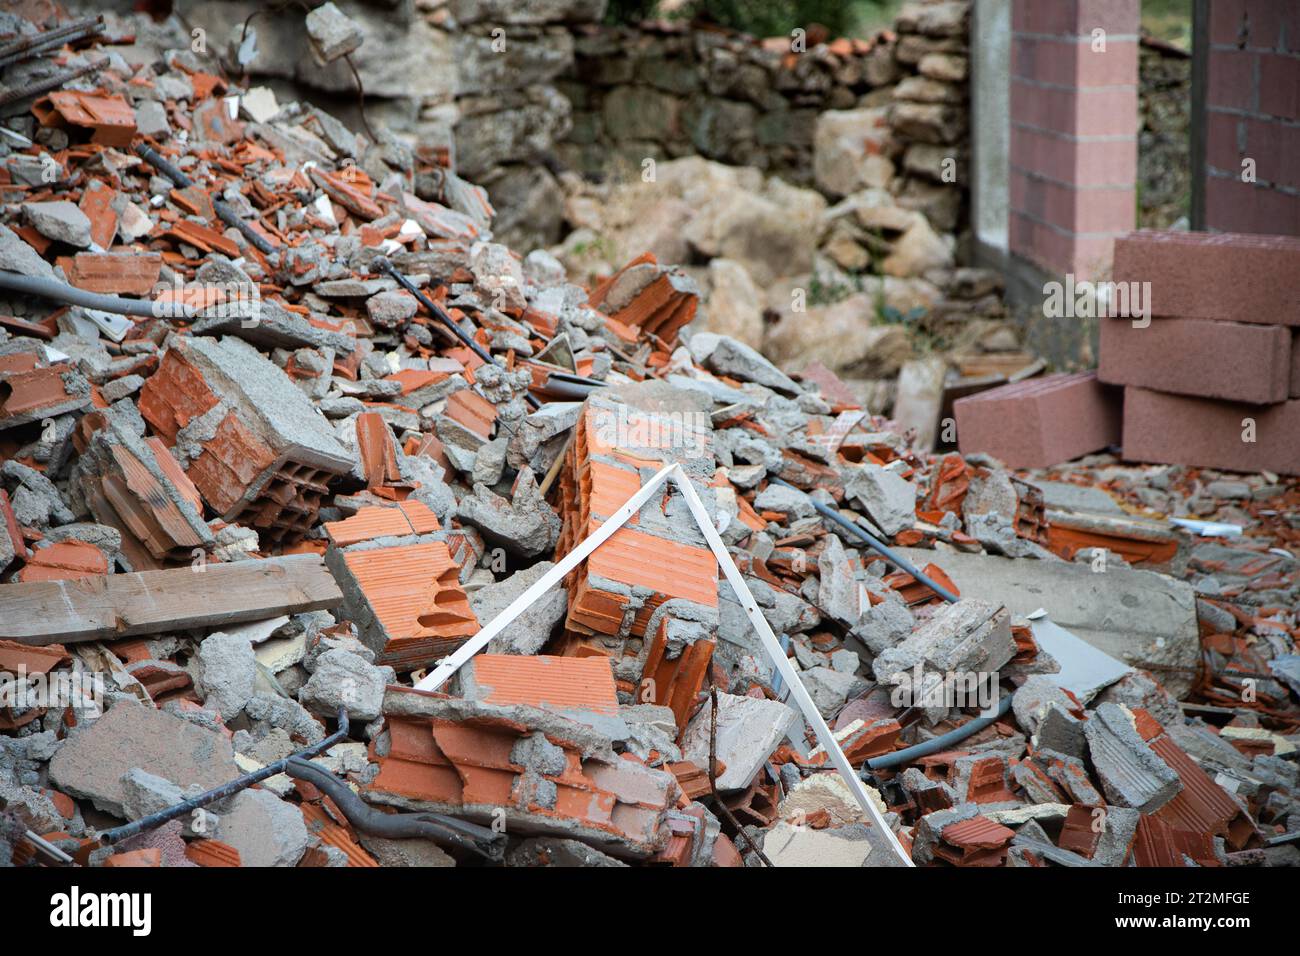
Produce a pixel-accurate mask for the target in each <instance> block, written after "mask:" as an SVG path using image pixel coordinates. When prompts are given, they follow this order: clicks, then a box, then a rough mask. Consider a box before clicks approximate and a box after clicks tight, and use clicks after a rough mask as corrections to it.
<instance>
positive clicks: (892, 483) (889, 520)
mask: <svg viewBox="0 0 1300 956" xmlns="http://www.w3.org/2000/svg"><path fill="white" fill-rule="evenodd" d="M844 493H845V495H846V496H847V497H849V498H851V499H853V500H854V501H855V502H857V503H858V504H859V505H861V506H862V510H863V511H865V512H866V515H867V517H868V518H870V519H871V521H872V522H873V523H874V524H875V525H876V527H877V528H879V529H880V530H881V531H883V532H884V533H885V534H887V535H891V536H892V535H895V534H898V532H900V531H902V530H903V529H905V528H910V527H912V525H913V524H915V523H916V486H915V485H913V484H912V483H911V482H910V481H908V480H907V479H905V478H900V477H899V476H898V475H897V474H895V473H894V472H892V471H889V470H887V469H885V468H883V467H881V466H880V465H873V464H870V463H868V464H865V465H859V466H857V467H856V468H852V469H849V470H848V473H847V474H846V475H845V477H844Z"/></svg>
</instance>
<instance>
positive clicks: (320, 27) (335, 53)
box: [306, 3, 366, 63]
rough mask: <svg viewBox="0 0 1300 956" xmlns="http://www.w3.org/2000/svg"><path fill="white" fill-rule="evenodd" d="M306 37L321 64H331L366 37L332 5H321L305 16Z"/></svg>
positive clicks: (358, 27)
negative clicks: (309, 40)
mask: <svg viewBox="0 0 1300 956" xmlns="http://www.w3.org/2000/svg"><path fill="white" fill-rule="evenodd" d="M306 27H307V36H309V37H311V41H312V51H313V52H314V53H315V54H316V55H317V58H318V59H319V61H320V62H321V63H332V62H333V61H335V60H337V59H338V58H339V57H342V56H346V55H347V54H349V53H351V52H352V51H353V50H355V49H357V48H358V47H360V46H361V43H362V41H363V40H365V38H366V35H365V33H364V31H362V29H361V27H360V26H358V25H357V24H356V23H354V22H353V21H352V20H350V19H348V17H347V16H345V15H344V13H343V11H342V10H340V9H339V8H338V7H337V6H335V5H334V4H333V3H323V4H321V5H320V6H319V7H317V8H316V9H315V10H312V11H311V12H310V13H308V14H307V20H306Z"/></svg>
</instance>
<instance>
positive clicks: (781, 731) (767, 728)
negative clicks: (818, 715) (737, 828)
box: [682, 693, 799, 791]
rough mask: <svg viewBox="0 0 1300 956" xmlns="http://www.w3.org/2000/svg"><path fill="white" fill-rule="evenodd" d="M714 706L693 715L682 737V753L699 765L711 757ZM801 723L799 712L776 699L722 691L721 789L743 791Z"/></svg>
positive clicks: (720, 720)
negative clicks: (710, 730) (724, 767)
mask: <svg viewBox="0 0 1300 956" xmlns="http://www.w3.org/2000/svg"><path fill="white" fill-rule="evenodd" d="M710 712H711V711H710V707H709V705H708V704H706V705H705V706H704V707H703V708H701V709H700V711H699V713H697V714H696V715H695V717H694V718H692V720H691V722H690V723H689V724H688V725H687V727H686V732H685V734H684V735H683V737H682V754H683V756H685V757H686V759H687V760H691V761H694V762H695V764H696V765H697V766H700V767H706V766H707V765H708V760H709V726H710V723H709V722H710ZM798 725H799V715H798V714H797V713H796V712H795V711H794V710H793V709H791V708H790V707H787V706H786V705H785V704H782V703H781V702H780V701H775V700H759V699H757V698H754V697H739V696H737V695H735V694H723V693H719V694H718V732H717V756H718V759H719V760H720V761H722V763H723V764H725V765H726V769H725V770H724V771H723V773H722V775H721V776H719V777H718V789H719V790H721V791H728V790H743V789H744V788H745V787H747V786H749V783H750V781H751V780H753V779H754V775H755V774H757V773H758V771H759V768H761V767H762V766H763V764H764V763H765V762H766V761H767V759H768V758H769V757H771V755H772V751H774V750H775V749H776V748H777V747H778V746H780V744H781V741H782V740H784V739H785V737H786V735H787V734H789V733H790V732H791V731H792V730H794V729H795V728H796V727H797V726H798Z"/></svg>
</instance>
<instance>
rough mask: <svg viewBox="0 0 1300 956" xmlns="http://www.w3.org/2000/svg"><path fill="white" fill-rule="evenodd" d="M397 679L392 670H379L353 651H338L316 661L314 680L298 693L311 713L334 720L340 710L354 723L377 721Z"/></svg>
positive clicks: (312, 676)
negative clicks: (346, 710)
mask: <svg viewBox="0 0 1300 956" xmlns="http://www.w3.org/2000/svg"><path fill="white" fill-rule="evenodd" d="M395 679H396V675H395V673H394V672H393V669H392V668H391V667H376V666H375V665H374V664H371V663H369V662H367V661H365V660H363V659H362V658H361V657H360V656H358V655H356V654H353V653H352V652H350V651H345V650H342V649H341V648H335V649H333V650H329V651H326V652H325V653H324V654H321V655H320V656H319V657H318V658H316V659H315V661H314V670H313V672H312V675H311V679H310V680H308V681H307V684H306V686H304V687H303V688H302V690H301V691H299V693H298V700H299V701H300V702H301V703H302V705H303V706H304V707H306V708H308V709H309V710H312V711H314V712H316V713H318V714H325V715H328V716H331V717H332V716H333V715H334V714H335V713H337V712H338V709H339V707H346V708H347V709H348V716H349V717H350V718H351V719H353V720H359V721H369V720H374V719H375V718H376V717H378V716H379V715H380V713H381V712H382V710H381V708H382V707H383V703H384V688H385V687H386V686H388V684H390V683H392V682H393V681H394V680H395Z"/></svg>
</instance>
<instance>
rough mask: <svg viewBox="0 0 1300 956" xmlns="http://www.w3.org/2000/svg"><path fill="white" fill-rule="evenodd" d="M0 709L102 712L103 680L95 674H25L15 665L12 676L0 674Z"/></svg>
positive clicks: (76, 672) (25, 668) (102, 677)
mask: <svg viewBox="0 0 1300 956" xmlns="http://www.w3.org/2000/svg"><path fill="white" fill-rule="evenodd" d="M0 707H10V708H13V709H14V710H16V711H20V712H21V711H26V710H30V709H31V708H33V707H41V708H45V709H47V710H49V709H52V708H62V707H72V708H73V709H75V710H85V709H90V708H92V707H93V708H97V709H99V710H101V711H102V710H103V709H104V676H103V674H101V673H99V672H98V671H53V672H51V673H48V674H28V673H27V665H25V664H19V665H18V667H17V669H16V671H15V672H14V673H8V672H6V673H0Z"/></svg>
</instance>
